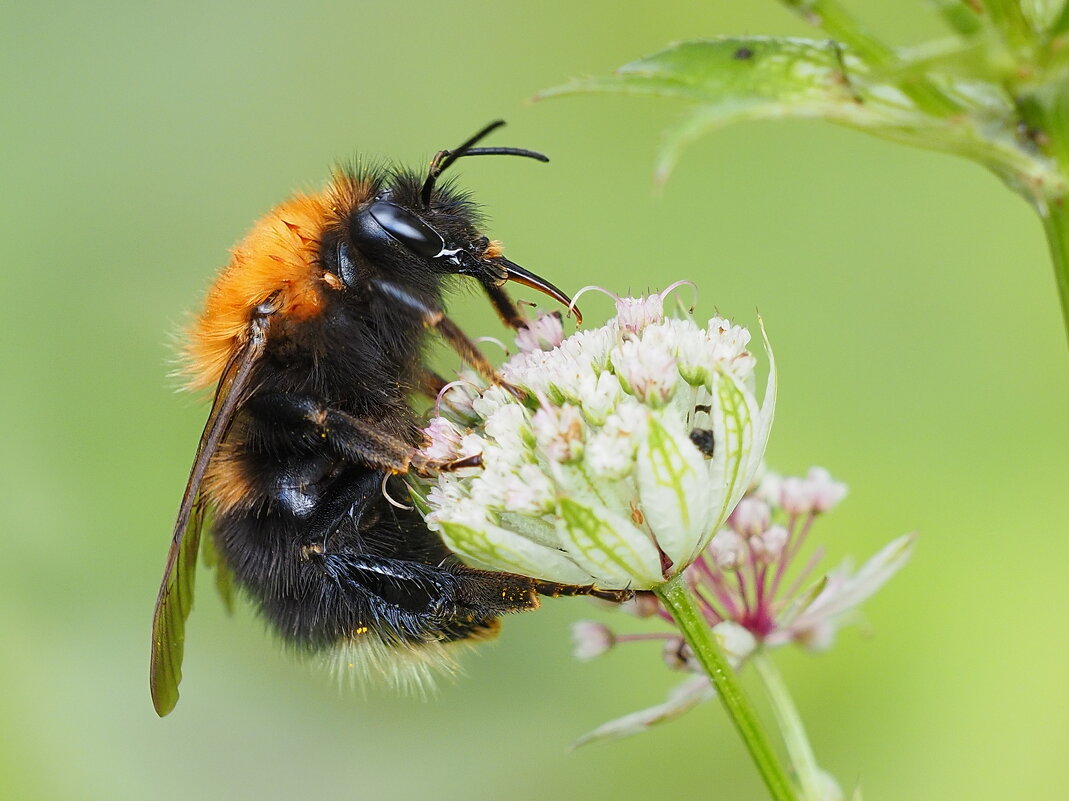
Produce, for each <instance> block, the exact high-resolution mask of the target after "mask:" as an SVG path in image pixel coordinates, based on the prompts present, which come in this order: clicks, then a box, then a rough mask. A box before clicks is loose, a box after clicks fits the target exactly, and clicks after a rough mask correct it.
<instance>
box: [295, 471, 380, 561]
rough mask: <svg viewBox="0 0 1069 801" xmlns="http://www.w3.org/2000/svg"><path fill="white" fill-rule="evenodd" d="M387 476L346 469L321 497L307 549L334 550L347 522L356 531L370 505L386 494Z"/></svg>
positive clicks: (308, 532) (310, 521) (308, 530)
mask: <svg viewBox="0 0 1069 801" xmlns="http://www.w3.org/2000/svg"><path fill="white" fill-rule="evenodd" d="M382 477H383V474H382V473H381V472H380V471H378V470H369V469H368V468H366V467H363V466H360V465H350V466H348V467H346V468H345V469H344V470H343V471H342V472H341V474H340V475H338V477H337V478H336V479H334V482H333V483H332V484H331V485H330V488H329V489H328V490H327V491H326V492H324V493H323V495H322V496H320V499H319V503H318V504H317V505H316V507H315V510H314V511H313V512H312V515H311V517H310V518H309V519H308V523H307V528H306V530H305V540H304V541H305V543H306V545H305V547H306V548H310V549H313V550H315V549H318V552H320V553H323V552H325V551H326V550H327V549H328V548H329V547H330V539H331V536H332V535H333V534H334V532H335V531H336V530H337V529H338V526H339V525H340V524H341V523H342V521H344V520H345V519H346V518H349V519H351V520H352V521H353V525H354V526H355V527H356V528H359V527H360V520H361V518H362V517H363V516H364V511H365V510H366V509H367V507H368V502H369V501H370V500H371V499H372V498H374V497H375V496H376V494H377V493H380V492H382Z"/></svg>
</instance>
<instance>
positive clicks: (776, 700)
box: [750, 650, 824, 801]
mask: <svg viewBox="0 0 1069 801" xmlns="http://www.w3.org/2000/svg"><path fill="white" fill-rule="evenodd" d="M750 661H751V662H752V663H753V666H754V667H755V668H756V669H757V673H758V675H760V676H761V681H763V682H764V684H765V691H766V692H767V693H768V698H769V700H770V701H771V702H772V711H773V712H774V713H775V715H776V720H777V721H778V722H779V728H780V731H781V732H782V733H783V741H784V742H785V743H786V745H787V753H788V754H790V757H791V765H792V766H793V767H794V772H795V773H796V774H797V775H798V781H799V783H800V784H801V785H802V795H803V796H804V797H805V798H806V799H811V800H812V801H818V799H822V798H823V797H824V782H823V780H822V779H821V776H820V767H819V766H818V765H817V759H816V757H815V756H814V755H813V747H812V746H811V745H810V744H809V738H808V737H807V736H806V733H805V726H803V725H802V717H801V715H799V714H798V708H797V707H796V706H795V705H794V699H793V698H791V693H790V691H789V690H788V689H787V685H786V684H784V682H783V677H782V676H781V675H780V672H779V669H778V668H777V667H776V664H775V662H773V661H772V659H771V658H770V657H769V656H768V654H767V653H766V652H765V651H763V650H760V651H758V652H757V653H755V654H754V655H753V656H752V657H750Z"/></svg>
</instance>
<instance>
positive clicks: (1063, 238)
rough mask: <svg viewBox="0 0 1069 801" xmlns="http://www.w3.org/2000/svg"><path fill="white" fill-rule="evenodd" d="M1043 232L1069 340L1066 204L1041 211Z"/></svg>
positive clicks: (1068, 231)
mask: <svg viewBox="0 0 1069 801" xmlns="http://www.w3.org/2000/svg"><path fill="white" fill-rule="evenodd" d="M1039 218H1040V219H1041V220H1042V221H1043V232H1044V233H1045V234H1046V235H1047V245H1048V246H1049V247H1050V257H1051V261H1052V262H1053V263H1054V282H1055V284H1057V286H1058V298H1059V299H1060V300H1061V302H1062V322H1063V323H1064V324H1065V335H1066V337H1067V338H1069V209H1066V207H1065V203H1064V202H1060V203H1052V204H1050V205H1049V206H1047V207H1046V208H1045V209H1040V210H1039Z"/></svg>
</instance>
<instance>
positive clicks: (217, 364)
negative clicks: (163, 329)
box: [183, 189, 337, 389]
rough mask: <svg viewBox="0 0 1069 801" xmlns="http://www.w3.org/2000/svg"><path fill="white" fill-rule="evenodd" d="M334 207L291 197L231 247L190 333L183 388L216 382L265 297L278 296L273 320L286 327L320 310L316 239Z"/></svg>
mask: <svg viewBox="0 0 1069 801" xmlns="http://www.w3.org/2000/svg"><path fill="white" fill-rule="evenodd" d="M336 203H337V196H336V193H335V191H332V190H331V189H328V190H326V191H324V192H320V193H317V194H314V195H296V196H294V197H293V198H290V199H289V200H287V201H286V202H284V203H282V204H281V205H279V206H276V207H275V208H274V209H272V210H271V211H270V212H268V213H267V214H266V215H264V216H263V217H262V218H261V219H260V220H258V221H257V222H256V224H255V225H254V226H253V228H252V230H251V231H250V232H249V233H248V235H247V236H246V237H245V239H243V240H242V241H241V242H240V243H239V244H238V245H237V247H235V248H234V251H233V256H232V257H231V259H230V263H229V264H228V265H227V266H226V268H224V269H223V271H222V272H221V273H220V274H219V276H218V278H216V280H215V283H214V284H213V285H212V287H211V289H210V290H208V296H207V298H206V299H205V302H204V311H203V313H202V314H201V315H200V316H199V317H198V318H197V319H196V321H195V322H194V323H193V325H192V326H191V327H190V330H189V336H188V340H187V341H188V344H187V346H186V367H185V369H184V370H183V372H184V373H185V374H186V375H187V376H188V380H187V382H186V386H187V387H188V388H189V389H202V388H204V387H209V386H212V385H214V384H215V383H216V382H218V381H219V378H220V376H221V375H222V372H223V369H224V367H225V366H226V363H227V360H229V359H230V357H231V356H232V355H233V354H234V353H235V351H236V350H237V349H238V348H239V347H240V346H241V345H242V344H243V342H244V338H245V336H246V332H247V331H248V327H249V319H250V315H251V314H252V311H253V310H254V309H255V308H256V307H257V306H258V305H259V304H261V303H263V302H264V301H265V300H267V298H268V297H270V296H272V295H275V294H276V293H277V295H276V302H277V303H278V304H279V309H278V312H279V314H280V315H281V316H282V317H283V318H284V319H287V320H290V321H293V322H298V321H300V320H304V319H307V318H309V317H312V316H314V315H316V314H318V313H319V312H320V311H321V310H322V307H323V303H324V294H323V293H324V292H325V291H326V290H327V286H328V284H327V283H326V281H329V279H325V278H324V270H323V268H322V266H321V265H320V263H319V250H318V247H319V239H320V236H321V234H322V232H323V228H324V226H325V225H326V224H327V221H328V220H329V219H330V218H331V216H332V214H333V213H334V212H335V209H336V208H337V206H336ZM331 277H333V276H331Z"/></svg>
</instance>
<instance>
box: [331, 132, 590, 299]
mask: <svg viewBox="0 0 1069 801" xmlns="http://www.w3.org/2000/svg"><path fill="white" fill-rule="evenodd" d="M502 125H504V123H503V122H502V121H497V122H494V123H492V124H490V125H488V126H487V127H486V128H484V129H483V130H481V131H480V132H479V133H477V134H476V135H475V136H473V137H472V138H471V139H469V140H468V141H466V142H464V144H462V145H461V146H460V147H458V148H456V149H454V150H442V151H440V152H439V153H438V154H437V155H436V156H435V157H434V159H433V160H432V161H431V165H430V170H429V171H428V174H427V176H426V177H425V178H422V179H421V178H419V177H418V176H415V175H413V174H408V173H396V174H394V175H392V176H390V177H388V178H386V179H384V181H383V185H381V186H379V187H376V191H374V193H373V194H372V196H371V197H370V198H369V199H368V200H367V201H365V202H364V203H361V204H360V205H359V206H358V207H357V208H355V209H353V212H352V214H351V216H350V217H349V219H348V225H347V228H348V230H347V234H348V236H347V237H345V239H347V240H348V242H342V243H340V244H339V247H338V251H337V262H338V265H337V269H338V274H339V277H340V278H341V279H342V281H343V282H344V283H345V284H346V285H347V286H349V287H355V286H358V285H360V284H361V283H362V282H363V280H364V276H363V275H362V270H361V261H366V262H368V263H370V264H376V265H382V266H383V267H384V268H387V269H389V271H390V272H391V273H392V275H393V276H396V277H400V278H402V279H408V281H409V282H413V283H420V282H423V281H426V280H428V279H434V280H440V279H441V278H442V277H444V276H447V275H467V276H471V277H472V278H475V279H476V280H477V281H479V282H480V283H481V284H483V285H485V286H494V287H497V286H501V285H502V284H504V283H505V282H507V281H515V282H517V283H520V284H524V285H525V286H529V287H531V288H533V289H537V290H538V291H540V292H543V293H545V294H547V295H549V296H550V297H552V298H554V299H555V300H557V301H559V302H560V303H563V304H564V305H568V304H570V303H571V301H570V299H569V298H568V296H567V295H565V294H564V293H563V292H561V290H560V289H558V288H557V287H556V286H554V285H553V284H551V283H550V282H549V281H547V280H545V279H544V278H541V277H540V276H537V275H535V274H534V273H532V272H530V271H528V270H526V269H524V268H523V267H520V266H519V265H518V264H515V263H514V262H512V261H510V260H508V259H506V258H505V257H504V255H503V254H502V252H501V245H500V243H498V242H494V241H491V240H490V239H489V238H487V237H486V236H484V235H482V234H481V233H480V232H479V230H478V223H477V214H476V211H475V207H474V206H473V204H472V203H471V202H470V201H469V200H468V198H467V197H466V196H465V195H464V194H462V193H459V192H457V191H455V190H453V189H452V188H450V187H443V186H438V185H437V181H438V178H439V176H441V174H442V173H443V172H444V171H445V170H446V168H448V167H449V165H451V164H452V163H453V162H454V161H456V160H457V159H458V158H461V157H464V156H477V155H508V156H523V157H526V158H533V159H537V160H538V161H549V159H548V158H547V157H546V156H544V155H542V154H541V153H536V152H535V151H533V150H523V149H520V148H506V147H495V148H489V147H482V148H477V147H474V145H475V144H476V143H477V142H478V141H479V140H480V139H482V138H483V137H485V136H486V135H487V134H489V133H490V132H491V131H493V130H495V129H497V128H499V127H501V126H502ZM348 243H351V245H352V247H353V248H354V249H355V250H357V251H358V252H359V253H360V254H361V255H362V256H364V260H359V259H357V258H355V257H354V256H353V254H352V253H351V252H350V250H349V247H348Z"/></svg>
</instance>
